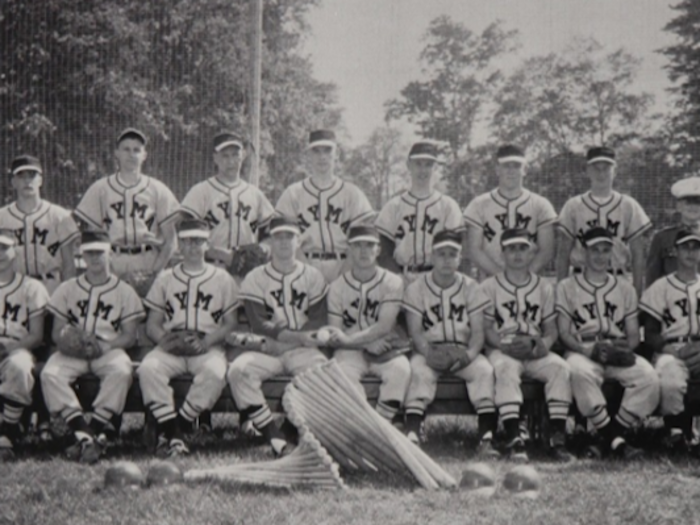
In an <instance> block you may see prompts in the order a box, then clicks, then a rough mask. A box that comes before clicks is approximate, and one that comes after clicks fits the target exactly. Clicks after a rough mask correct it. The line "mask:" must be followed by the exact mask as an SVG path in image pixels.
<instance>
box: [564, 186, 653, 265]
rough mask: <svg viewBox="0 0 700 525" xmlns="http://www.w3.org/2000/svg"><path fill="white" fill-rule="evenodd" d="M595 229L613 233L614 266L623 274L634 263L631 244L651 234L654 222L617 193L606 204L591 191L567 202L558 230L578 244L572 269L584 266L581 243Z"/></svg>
mask: <svg viewBox="0 0 700 525" xmlns="http://www.w3.org/2000/svg"><path fill="white" fill-rule="evenodd" d="M595 226H600V227H602V228H605V229H606V230H608V231H609V232H610V233H612V235H613V259H612V263H611V266H612V268H613V269H616V270H618V269H619V270H624V269H625V268H626V267H627V266H628V264H629V262H630V260H631V255H630V251H629V248H628V246H627V245H628V243H629V242H630V241H631V240H632V239H635V238H637V237H639V236H640V235H642V234H643V233H644V232H646V231H647V230H649V229H650V228H651V221H650V220H649V217H648V216H647V214H646V213H645V212H644V210H643V209H642V207H641V206H640V205H639V203H638V202H637V201H636V200H634V199H633V198H632V197H630V196H629V195H622V194H621V193H618V192H616V191H613V193H612V195H611V196H610V198H609V199H608V200H607V201H605V202H598V201H596V200H595V199H594V198H593V196H592V195H591V192H590V191H589V192H587V193H584V194H582V195H577V196H576V197H572V198H571V199H569V200H568V201H566V203H565V204H564V207H563V208H562V210H561V214H560V215H559V228H560V229H561V231H562V232H564V234H565V235H566V236H567V237H569V238H571V239H573V240H574V241H575V244H574V248H573V250H572V251H571V257H570V263H571V265H572V266H577V267H583V266H584V264H585V250H584V248H583V244H581V239H582V238H583V234H584V233H585V232H586V231H588V230H590V229H591V228H593V227H595Z"/></svg>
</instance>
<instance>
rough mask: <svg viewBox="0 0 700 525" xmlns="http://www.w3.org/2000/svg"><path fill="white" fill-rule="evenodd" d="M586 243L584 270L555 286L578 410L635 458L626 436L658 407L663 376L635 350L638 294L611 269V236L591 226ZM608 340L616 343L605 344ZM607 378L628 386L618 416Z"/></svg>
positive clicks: (611, 446)
mask: <svg viewBox="0 0 700 525" xmlns="http://www.w3.org/2000/svg"><path fill="white" fill-rule="evenodd" d="M582 243H583V247H584V270H583V273H580V274H575V275H573V276H571V277H567V278H565V279H564V280H562V281H560V282H559V284H558V285H557V312H558V313H559V317H558V321H557V322H558V326H559V337H560V338H561V342H562V343H563V344H564V347H565V348H566V350H567V354H566V360H567V362H568V363H569V365H570V366H571V386H572V390H573V395H574V399H575V400H576V405H577V406H578V410H579V412H581V414H582V415H583V416H584V417H587V418H588V420H589V421H590V422H591V424H592V425H593V426H594V427H595V428H596V429H597V431H598V433H599V434H600V435H601V436H602V437H603V439H604V443H605V445H606V450H607V451H609V452H610V453H611V454H612V455H613V456H614V457H618V458H621V459H634V458H636V457H639V456H641V455H642V451H641V450H639V449H636V448H634V447H632V446H631V445H629V444H628V443H627V442H626V441H625V437H624V434H625V431H626V430H627V429H628V428H630V427H631V426H633V425H634V424H635V423H637V422H639V421H642V420H643V419H644V418H646V417H647V416H649V415H650V414H651V413H652V412H653V411H654V409H655V408H656V406H657V405H658V403H659V379H658V377H657V375H656V372H655V371H654V368H653V367H652V366H651V365H650V364H649V362H648V361H646V360H645V359H644V358H642V357H640V356H638V355H635V354H634V353H633V352H634V350H635V349H636V348H637V347H638V346H639V340H640V337H639V321H638V320H637V293H636V292H635V290H634V286H633V285H632V283H630V282H629V280H627V279H625V278H624V277H620V276H617V275H612V274H611V273H609V272H608V269H609V268H610V259H611V257H612V253H613V243H614V240H613V236H612V234H611V233H610V232H609V231H608V230H607V229H605V228H600V227H596V228H591V229H590V230H588V231H586V232H585V233H584V235H583V238H582ZM610 341H616V342H617V344H616V345H614V347H613V345H610V344H601V343H605V342H610ZM620 343H623V344H620ZM611 348H615V349H617V350H614V351H613V350H611ZM620 350H622V352H621V353H620ZM625 352H627V353H628V355H627V356H625ZM629 354H631V355H629ZM604 379H615V380H617V381H619V382H620V384H621V385H622V386H623V387H624V389H625V393H624V395H623V397H622V404H621V405H620V409H619V410H618V412H617V414H616V415H615V416H614V417H611V416H610V415H609V414H608V410H607V403H606V400H605V397H604V396H603V391H602V390H601V386H602V384H603V380H604ZM589 454H590V455H592V456H594V457H598V456H600V455H601V451H600V450H599V448H598V447H597V446H592V447H591V448H590V450H589Z"/></svg>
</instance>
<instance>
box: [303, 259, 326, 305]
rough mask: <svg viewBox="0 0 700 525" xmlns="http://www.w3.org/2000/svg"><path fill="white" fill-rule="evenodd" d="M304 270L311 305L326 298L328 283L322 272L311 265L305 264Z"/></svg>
mask: <svg viewBox="0 0 700 525" xmlns="http://www.w3.org/2000/svg"><path fill="white" fill-rule="evenodd" d="M306 271H307V279H308V281H307V282H308V286H309V306H313V305H315V304H316V303H318V302H319V301H322V300H324V299H325V298H326V294H327V293H328V284H327V283H326V279H325V278H324V277H323V274H322V273H321V272H320V271H319V270H317V269H316V268H314V267H313V266H307V267H306Z"/></svg>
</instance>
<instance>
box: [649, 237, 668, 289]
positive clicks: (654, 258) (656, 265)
mask: <svg viewBox="0 0 700 525" xmlns="http://www.w3.org/2000/svg"><path fill="white" fill-rule="evenodd" d="M663 236H664V234H663V232H656V234H654V237H653V238H652V239H651V245H650V246H649V253H648V255H647V266H646V283H647V286H649V285H650V284H651V283H654V282H656V280H657V279H658V278H660V277H661V276H662V275H663V274H664V270H663V259H662V257H663V247H662V239H663Z"/></svg>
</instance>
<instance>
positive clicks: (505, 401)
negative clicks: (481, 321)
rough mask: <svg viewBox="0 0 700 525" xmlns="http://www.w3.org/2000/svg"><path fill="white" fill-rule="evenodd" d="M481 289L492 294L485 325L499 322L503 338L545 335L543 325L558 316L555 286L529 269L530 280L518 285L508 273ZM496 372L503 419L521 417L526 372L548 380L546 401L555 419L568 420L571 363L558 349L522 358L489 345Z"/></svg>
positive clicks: (496, 326)
mask: <svg viewBox="0 0 700 525" xmlns="http://www.w3.org/2000/svg"><path fill="white" fill-rule="evenodd" d="M480 288H481V292H482V293H483V294H484V295H485V296H486V297H487V298H488V300H489V306H488V307H487V308H486V310H485V311H484V318H485V321H486V323H495V329H496V331H497V333H498V334H499V336H501V337H503V336H506V335H509V334H520V335H531V336H538V337H542V336H543V331H542V329H543V324H544V323H545V322H547V321H549V320H552V319H555V318H556V313H555V310H554V289H553V288H552V285H551V284H549V282H548V281H546V280H545V279H543V278H542V277H539V276H538V275H536V274H534V273H530V279H529V281H528V282H527V283H526V284H524V285H516V284H513V283H512V282H510V281H509V280H508V278H507V277H506V275H505V273H499V274H496V275H494V276H492V277H489V278H488V279H486V280H485V281H484V282H483V283H481V287H480ZM487 355H488V358H489V361H490V362H491V364H492V365H493V369H494V371H495V374H496V406H497V407H498V412H499V414H500V416H501V419H502V420H507V419H515V418H519V417H520V406H521V405H522V403H523V394H522V390H521V388H520V380H521V379H520V378H521V376H522V375H526V376H529V377H531V378H532V379H536V380H538V381H542V382H543V383H544V391H545V399H546V400H547V407H548V408H549V418H550V419H552V420H556V419H560V420H561V419H566V418H567V417H568V414H569V406H570V404H571V383H570V374H569V366H568V365H567V364H566V362H565V361H564V360H563V359H562V358H561V357H560V356H559V355H557V354H555V353H552V352H550V353H548V354H547V355H546V356H544V357H540V358H536V359H528V360H524V361H521V360H518V359H515V358H513V357H510V356H509V355H506V354H505V353H504V352H502V351H501V350H499V349H487Z"/></svg>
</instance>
